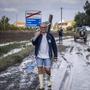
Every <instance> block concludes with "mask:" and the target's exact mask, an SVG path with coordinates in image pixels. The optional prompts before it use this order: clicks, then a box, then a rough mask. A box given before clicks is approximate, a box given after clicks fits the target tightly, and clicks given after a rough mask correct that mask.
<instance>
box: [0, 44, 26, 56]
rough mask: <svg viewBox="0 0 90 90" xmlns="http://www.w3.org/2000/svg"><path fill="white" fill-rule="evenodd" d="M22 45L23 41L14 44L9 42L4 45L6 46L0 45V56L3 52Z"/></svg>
mask: <svg viewBox="0 0 90 90" xmlns="http://www.w3.org/2000/svg"><path fill="white" fill-rule="evenodd" d="M22 45H23V46H24V45H25V44H24V43H21V44H20V43H14V44H10V45H6V46H0V56H2V55H3V54H5V53H8V52H9V51H10V50H12V49H15V48H20V47H22Z"/></svg>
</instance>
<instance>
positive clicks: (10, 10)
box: [0, 8, 18, 12]
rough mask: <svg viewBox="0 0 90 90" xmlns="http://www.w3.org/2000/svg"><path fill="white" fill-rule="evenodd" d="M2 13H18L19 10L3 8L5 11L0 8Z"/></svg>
mask: <svg viewBox="0 0 90 90" xmlns="http://www.w3.org/2000/svg"><path fill="white" fill-rule="evenodd" d="M0 11H5V12H18V10H17V9H15V8H3V9H1V8H0Z"/></svg>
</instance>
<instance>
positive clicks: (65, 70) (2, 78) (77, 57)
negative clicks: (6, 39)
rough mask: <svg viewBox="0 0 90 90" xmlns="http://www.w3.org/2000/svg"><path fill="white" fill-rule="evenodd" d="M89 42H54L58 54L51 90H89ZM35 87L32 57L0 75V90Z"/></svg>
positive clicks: (36, 79) (71, 40) (31, 89)
mask: <svg viewBox="0 0 90 90" xmlns="http://www.w3.org/2000/svg"><path fill="white" fill-rule="evenodd" d="M89 42H90V41H89V40H88V42H87V44H84V43H83V42H81V41H78V42H74V40H73V38H69V39H64V40H63V42H62V43H60V44H58V41H57V45H58V51H59V52H58V61H57V63H55V62H54V63H53V66H52V75H51V76H52V77H51V79H52V90H90V65H89V62H90V52H89V51H88V50H87V48H88V47H89V46H90V45H89ZM61 46H63V47H64V50H63V51H62V48H63V47H61ZM60 47H61V48H60ZM55 64H56V66H55ZM38 84H39V82H38V74H37V67H36V62H35V57H34V56H33V55H30V56H28V57H26V58H25V59H24V60H23V62H22V63H21V64H20V65H19V64H17V65H15V66H12V67H9V68H8V69H7V70H6V71H3V72H1V73H0V90H36V87H37V86H38ZM45 90H47V89H45Z"/></svg>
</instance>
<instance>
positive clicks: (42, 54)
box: [37, 33, 49, 58]
mask: <svg viewBox="0 0 90 90" xmlns="http://www.w3.org/2000/svg"><path fill="white" fill-rule="evenodd" d="M46 35H47V34H46V33H45V34H43V36H42V40H41V44H40V48H39V52H38V55H37V57H39V58H49V46H48V42H47V38H46Z"/></svg>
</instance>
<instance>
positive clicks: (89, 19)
mask: <svg viewBox="0 0 90 90" xmlns="http://www.w3.org/2000/svg"><path fill="white" fill-rule="evenodd" d="M84 10H85V13H84V12H78V13H77V14H76V16H75V17H74V20H75V22H76V26H90V3H89V1H86V2H85V5H84Z"/></svg>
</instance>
